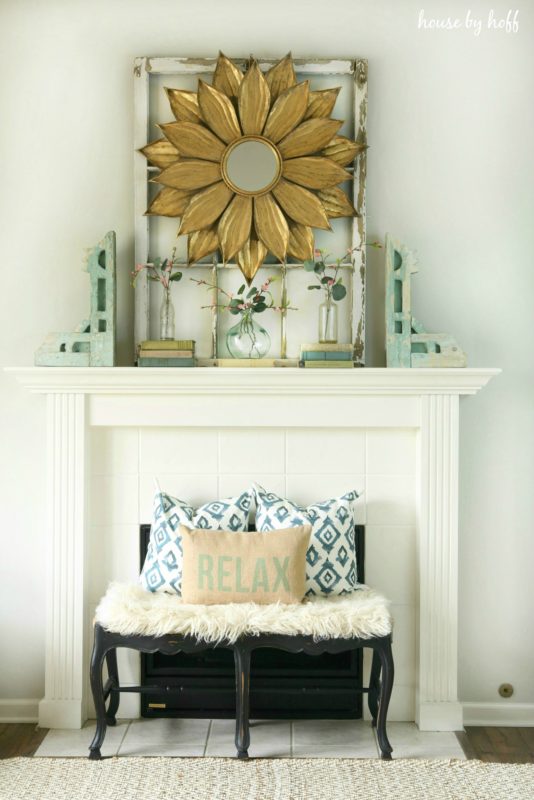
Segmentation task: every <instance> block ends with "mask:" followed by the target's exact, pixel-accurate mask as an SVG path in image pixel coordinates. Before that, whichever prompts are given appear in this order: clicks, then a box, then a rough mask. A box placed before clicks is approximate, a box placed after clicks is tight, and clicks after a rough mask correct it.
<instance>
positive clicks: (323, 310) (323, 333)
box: [319, 297, 337, 344]
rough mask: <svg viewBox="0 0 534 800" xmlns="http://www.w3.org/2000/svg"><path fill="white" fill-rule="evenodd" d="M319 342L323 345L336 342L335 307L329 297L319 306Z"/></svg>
mask: <svg viewBox="0 0 534 800" xmlns="http://www.w3.org/2000/svg"><path fill="white" fill-rule="evenodd" d="M319 341H320V342H321V343H323V344H335V343H336V342H337V305H336V304H335V302H334V301H333V300H332V298H331V297H327V299H326V300H325V301H324V303H321V305H320V306H319Z"/></svg>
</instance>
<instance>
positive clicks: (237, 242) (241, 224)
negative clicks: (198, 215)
mask: <svg viewBox="0 0 534 800" xmlns="http://www.w3.org/2000/svg"><path fill="white" fill-rule="evenodd" d="M251 225H252V197H242V196H241V195H238V194H236V196H235V197H234V199H233V200H232V202H231V203H230V205H229V206H228V208H227V209H226V211H225V212H224V214H223V215H222V217H221V219H220V220H219V227H218V229H217V233H218V236H219V241H220V243H221V250H222V257H223V261H224V262H225V263H226V262H227V261H230V259H231V258H232V257H233V256H235V254H236V253H237V251H238V250H240V249H241V247H243V245H244V244H245V242H246V241H247V239H248V237H249V236H250V226H251Z"/></svg>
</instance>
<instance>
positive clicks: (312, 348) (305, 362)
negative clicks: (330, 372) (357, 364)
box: [300, 342, 354, 369]
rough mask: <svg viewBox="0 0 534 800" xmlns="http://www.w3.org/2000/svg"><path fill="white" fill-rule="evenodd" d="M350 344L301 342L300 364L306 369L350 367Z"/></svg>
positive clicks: (351, 352) (351, 361)
mask: <svg viewBox="0 0 534 800" xmlns="http://www.w3.org/2000/svg"><path fill="white" fill-rule="evenodd" d="M352 357H353V346H352V345H351V344H338V343H337V342H335V343H333V344H323V343H322V342H315V343H314V344H303V345H301V348H300V366H301V367H306V368H307V369H352V368H353V366H354V362H353V360H352Z"/></svg>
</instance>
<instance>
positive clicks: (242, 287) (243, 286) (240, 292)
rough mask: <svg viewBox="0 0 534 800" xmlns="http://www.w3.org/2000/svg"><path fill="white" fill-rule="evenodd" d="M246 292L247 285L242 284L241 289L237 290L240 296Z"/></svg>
mask: <svg viewBox="0 0 534 800" xmlns="http://www.w3.org/2000/svg"><path fill="white" fill-rule="evenodd" d="M244 291H245V284H244V283H243V284H242V285H241V286H240V287H239V289H238V290H237V293H238V294H243V292H244Z"/></svg>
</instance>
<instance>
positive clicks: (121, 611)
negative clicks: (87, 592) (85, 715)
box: [95, 583, 391, 642]
mask: <svg viewBox="0 0 534 800" xmlns="http://www.w3.org/2000/svg"><path fill="white" fill-rule="evenodd" d="M95 620H96V622H98V623H100V625H102V627H103V628H105V629H106V630H109V631H113V632H115V633H120V634H122V635H124V636H128V635H135V634H138V635H141V636H164V635H166V634H169V633H170V634H181V635H185V636H194V637H196V638H197V639H199V640H201V641H204V642H220V641H222V640H228V641H230V642H235V640H236V639H238V638H239V637H240V636H243V635H246V634H247V635H251V636H259V635H261V634H262V633H277V634H284V635H288V636H295V635H297V634H303V635H306V636H313V638H314V639H315V640H320V639H338V638H339V639H345V638H347V639H348V638H350V637H358V638H361V639H370V638H372V637H374V636H386V635H387V634H388V633H390V632H391V616H390V613H389V608H388V601H387V600H386V599H385V598H384V597H382V596H381V595H379V594H378V593H377V592H375V591H373V590H372V589H369V587H367V586H362V587H361V588H360V589H357V590H356V591H355V592H353V594H350V595H340V596H336V597H312V598H310V599H309V600H306V601H304V602H303V603H302V604H295V605H282V604H281V603H272V604H270V605H259V604H257V603H229V604H228V605H210V606H203V605H186V604H185V603H182V601H181V598H180V597H176V596H174V595H170V594H165V593H163V592H155V593H152V592H147V591H146V590H145V589H143V588H142V587H140V586H136V585H133V584H126V583H112V584H111V585H110V587H109V589H108V591H107V592H106V594H105V595H104V597H103V598H102V600H101V601H100V604H99V605H98V608H97V609H96V617H95Z"/></svg>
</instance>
